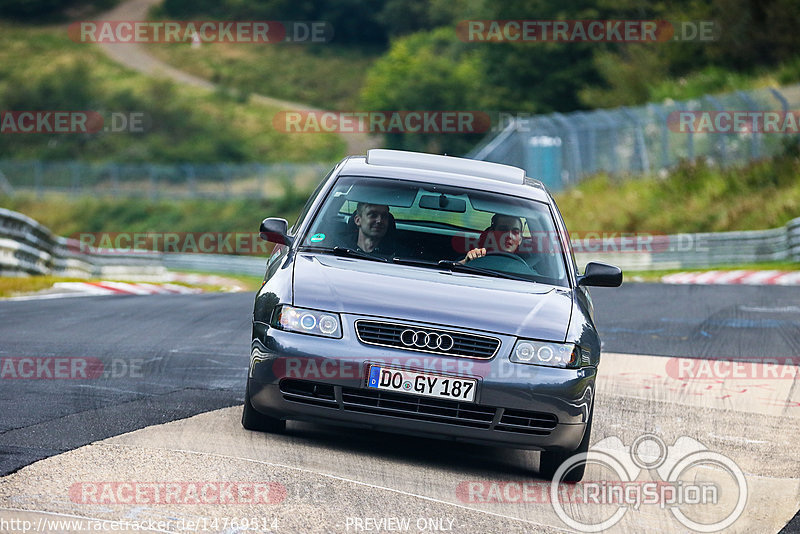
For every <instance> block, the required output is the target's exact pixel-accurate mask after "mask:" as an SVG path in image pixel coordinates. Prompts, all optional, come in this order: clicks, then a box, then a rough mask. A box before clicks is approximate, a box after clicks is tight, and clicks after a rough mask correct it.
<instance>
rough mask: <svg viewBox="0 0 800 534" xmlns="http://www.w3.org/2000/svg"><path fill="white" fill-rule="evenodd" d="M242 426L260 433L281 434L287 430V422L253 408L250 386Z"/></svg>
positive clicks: (246, 392)
mask: <svg viewBox="0 0 800 534" xmlns="http://www.w3.org/2000/svg"><path fill="white" fill-rule="evenodd" d="M242 426H243V427H244V428H246V429H247V430H257V431H259V432H271V433H280V432H283V431H284V430H286V421H283V420H281V419H275V418H274V417H269V416H268V415H264V414H263V413H261V412H259V411H258V410H256V409H255V408H254V407H253V404H252V403H251V402H250V384H248V385H247V390H246V391H245V394H244V408H243V409H242Z"/></svg>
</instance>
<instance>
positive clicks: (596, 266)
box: [578, 261, 622, 287]
mask: <svg viewBox="0 0 800 534" xmlns="http://www.w3.org/2000/svg"><path fill="white" fill-rule="evenodd" d="M578 285H579V286H596V287H619V286H620V285H622V270H621V269H620V268H619V267H615V266H613V265H609V264H607V263H600V262H596V261H590V262H589V263H587V264H586V272H584V273H583V276H579V277H578Z"/></svg>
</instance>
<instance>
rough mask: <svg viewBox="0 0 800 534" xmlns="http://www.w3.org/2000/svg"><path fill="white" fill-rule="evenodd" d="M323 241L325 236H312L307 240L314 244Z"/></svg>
mask: <svg viewBox="0 0 800 534" xmlns="http://www.w3.org/2000/svg"><path fill="white" fill-rule="evenodd" d="M323 239H325V234H314V235H312V236H311V237H310V238H309V239H308V240H309V241H311V242H312V243H316V242H318V241H322V240H323Z"/></svg>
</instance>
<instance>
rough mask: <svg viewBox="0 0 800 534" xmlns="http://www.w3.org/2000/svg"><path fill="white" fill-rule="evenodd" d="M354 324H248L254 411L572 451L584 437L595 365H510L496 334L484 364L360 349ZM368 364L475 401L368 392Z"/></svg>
mask: <svg viewBox="0 0 800 534" xmlns="http://www.w3.org/2000/svg"><path fill="white" fill-rule="evenodd" d="M352 319H353V318H347V320H345V321H343V323H344V324H345V325H348V324H349V325H350V328H349V329H348V328H345V329H344V337H343V339H327V338H322V337H316V336H310V335H304V334H297V333H292V332H284V331H281V330H277V329H274V328H269V327H267V326H266V325H263V324H261V323H256V324H255V326H254V338H255V339H254V340H253V345H252V351H251V362H250V372H249V377H248V390H249V393H250V402H251V404H252V405H253V407H254V408H255V409H256V410H258V411H259V412H262V413H264V414H267V415H269V416H270V417H274V418H278V419H295V420H303V421H310V422H322V423H333V424H342V425H347V426H356V427H362V428H369V429H376V430H382V431H389V432H398V433H402V434H407V435H420V436H425V437H437V438H443V439H452V440H456V441H465V442H473V443H481V444H492V445H501V446H508V447H514V448H522V449H539V450H543V449H563V450H574V449H575V448H577V446H578V444H579V443H580V441H581V439H582V438H583V434H584V431H585V428H586V422H587V421H588V418H589V415H590V413H589V410H590V409H591V406H592V399H593V396H594V384H595V376H596V369H595V368H593V367H587V368H583V369H557V368H549V367H542V366H533V365H526V364H517V363H513V362H511V361H510V360H509V359H508V356H509V353H510V351H511V349H512V347H513V345H514V339H515V338H514V337H513V336H497V337H499V338H501V347H500V349H499V351H498V353H497V354H496V355H495V356H494V358H492V359H491V360H476V359H471V358H459V357H448V356H440V355H434V354H426V353H417V352H410V351H406V350H401V349H395V348H390V347H375V346H370V345H365V344H363V343H360V342H359V341H358V339H357V338H356V336H355V334H354V333H353V331H352V325H353V323H354V320H352ZM404 324H408V322H407V321H404ZM420 326H423V325H420ZM348 330H349V332H348ZM371 363H380V364H383V365H387V366H392V367H399V368H404V369H414V370H417V371H422V372H430V373H435V374H445V375H451V376H456V377H470V378H475V379H477V380H478V386H477V390H476V396H475V402H474V403H470V402H457V401H452V400H443V399H431V398H428V397H420V396H417V395H411V394H405V393H394V392H385V391H379V390H374V389H367V388H366V379H367V374H368V368H369V365H370V364H371Z"/></svg>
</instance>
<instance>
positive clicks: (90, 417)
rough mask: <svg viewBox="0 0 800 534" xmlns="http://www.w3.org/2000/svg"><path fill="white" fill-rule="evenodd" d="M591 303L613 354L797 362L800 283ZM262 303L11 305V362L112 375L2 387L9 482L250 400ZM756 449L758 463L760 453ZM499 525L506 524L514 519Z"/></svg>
mask: <svg viewBox="0 0 800 534" xmlns="http://www.w3.org/2000/svg"><path fill="white" fill-rule="evenodd" d="M592 296H593V299H594V304H595V312H596V317H597V320H598V328H599V330H600V332H601V335H602V337H603V340H604V347H603V348H604V351H606V352H609V353H622V355H621V356H623V357H624V354H625V353H628V354H633V355H639V354H649V355H659V356H667V357H685V358H704V359H718V358H723V359H746V358H753V357H754V356H756V357H758V356H769V357H775V358H792V357H794V358H796V357H797V354H798V349H797V343H798V340H800V288H794V287H789V288H786V287H771V286H754V287H741V286H739V287H725V286H668V285H660V284H626V285H623V286H622V287H621V288H618V289H599V288H598V289H594V290H592ZM251 309H252V295H251V294H246V293H239V294H205V295H170V296H163V297H162V296H147V297H138V296H120V297H116V296H115V297H82V298H66V299H57V300H48V301H18V302H11V301H3V302H0V358H22V357H26V358H84V359H86V358H92V359H95V358H96V359H97V360H100V361H102V362H103V366H104V369H105V370H106V372H107V373H109V376H105V377H100V378H95V379H93V380H62V379H41V380H32V379H13V378H4V379H3V380H0V414H2V415H0V475H7V474H9V473H12V472H14V471H16V470H18V469H20V468H21V467H23V466H26V465H28V464H30V463H32V462H35V461H37V460H40V459H42V458H47V457H51V456H54V455H58V454H60V453H63V452H65V451H70V450H73V449H76V448H79V447H82V446H84V445H87V444H89V443H93V442H96V441H98V440H103V439H105V438H111V437H113V436H118V435H121V434H124V433H127V432H131V431H134V430H137V429H143V428H145V427H150V426H151V425H158V424H162V423H166V422H169V421H175V420H179V419H183V418H186V417H190V416H193V415H195V414H201V413H204V412H209V411H212V410H217V409H220V408H226V407H232V406H237V405H239V404H241V403H242V402H243V389H244V379H245V374H246V367H247V361H248V351H249V337H250V330H249V326H250V314H251ZM634 358H635V357H633V356H631V357H630V359H629V360H630V361H631V362H633V366H634V367H635V362H636V361H637V360H636V359H634ZM658 360H661V359H658ZM642 361H644V360H642ZM7 372H8V369H6V374H7ZM114 375H117V376H114ZM601 376H602V375H601ZM796 385H797V380H795V381H794V385H793V386H792V388H794V386H796ZM645 387H646V386H645ZM623 408H624V406H623ZM709 409H710V408H709ZM231 410H234V412H236V413H238V408H231ZM665 410H667V408H665ZM678 411H680V410H678ZM234 412H231V413H228V412H226V411H225V410H223V411H221V412H214V413H215V414H227V415H228V417H227V418H224V419H223V420H224V421H227V422H229V421H230V420H231V417H230V416H231V415H232V414H233V416H234V419H233V420H234V421H235V413H234ZM209 415H211V414H209ZM200 417H206V416H205V415H204V416H200ZM218 421H219V420H215V423H214V424H219V423H218ZM665 423H666V422H665ZM796 423H797V420H796V419H795V420H788V424H789V425H791V428H786V429H785V431H786V432H788V433H790V434H791V433H794V434H795V435H796V434H797V428H796ZM226 424H227V423H226ZM731 424H741V423H735V422H734V423H731ZM167 426H169V425H167ZM656 427H658V425H656ZM159 428H162V427H159ZM292 430H293V432H294V434H293V435H294V437H295V438H302V439H303V440H311V445H310V448H308V447H309V446H308V443H307V442H305V443H306V448H305V449H303V450H305V453H306V454H319V455H320V456H323V457H324V456H325V454H326V453H327V452H328V451H333V452H334V453H336V452H337V451H340V450H342V449H346V450H348V451H350V450H352V451H354V452H355V453H356V454H358V453H361V454H364V455H375V454H377V455H378V456H382V457H383V459H387V458H388V461H392V460H399V461H400V462H401V463H408V462H409V461H410V459H409V458H410V457H411V458H414V461H415V462H417V460H418V464H419V465H421V466H422V468H423V469H424V470H425V472H430V471H433V472H434V474H435V473H436V471H437V470H444V471H446V470H448V469H451V468H459V467H463V462H465V461H467V462H468V463H469V464H472V463H474V461H475V460H474V459H475V458H478V457H483V458H484V461H485V462H486V465H487V469H489V470H490V471H492V472H493V473H494V475H495V476H497V474H498V473H500V474H501V476H502V474H503V473H506V475H505V476H506V477H510V476H512V475H511V473H513V472H514V471H515V470H516V469H517V467H518V464H517V465H515V462H517V461H520V462H522V463H525V462H527V459H526V458H527V457H523V456H521V455H518V454H513V453H508V452H505V451H504V450H502V449H493V448H481V447H478V446H465V447H464V449H463V453H459V454H458V455H455V456H453V457H448V454H447V453H446V452H445V451H447V450H448V449H446V448H445V447H444V446H443V445H440V444H439V442H434V443H433V444H432V443H431V442H430V441H429V440H415V439H410V438H409V439H400V438H398V439H394V440H392V442H391V443H390V444H388V445H387V444H385V442H384V441H383V440H375V439H369V438H367V439H361V440H356V441H355V442H353V441H352V440H351V439H349V438H348V437H346V435H344V434H342V433H341V432H340V431H338V429H336V430H330V429H326V428H323V427H316V426H313V425H297V426H293V427H292ZM643 430H646V431H653V430H657V428H644V429H643ZM773 431H774V432H776V433H780V432H781V429H780V428H779V427H778V428H777V429H775V428H773ZM595 434H597V435H598V437H602V436H603V435H604V433H603V432H602V431H601V432H597V429H595ZM595 434H593V438H594V435H595ZM770 435H771V434H770ZM776 435H777V434H776ZM131 436H137V433H134V434H131ZM134 441H135V439H134ZM593 441H595V440H594V439H593ZM745 441H748V440H745ZM749 441H752V442H758V440H754V439H751V440H749ZM795 444H796V442H795ZM376 451H377V452H376ZM754 452H755V454H756V457H757V454H758V447H757V446H756V450H755V451H754ZM443 453H444V454H443ZM301 459H302V458H301ZM283 460H285V461H286V462H287V463H291V461H294V460H298V458H288V459H287V458H283ZM754 461H755V462H757V459H756V460H754ZM765 461H768V459H765ZM754 465H756V464H754ZM793 465H795V466H796V465H797V464H796V463H795V464H793ZM776 467H777V468H778V469H780V466H776ZM470 470H471V471H472V470H475V468H474V467H470ZM475 472H476V473H480V470H479V469H478V470H476V471H475ZM773 475H774V476H777V474H773ZM790 475H792V476H793V477H794V478H797V476H798V475H797V473H793V474H791V473H790ZM476 476H477V475H476ZM311 483H312V482H311V481H309V484H311ZM0 485H2V480H0ZM790 488H791V489H790V490H789V491H795V492H796V491H797V490H796V488H792V487H791V486H790ZM787 497H790V500H791V499H795V500H796V498H797V496H796V495H787ZM795 511H796V510H795ZM476 521H477V520H476ZM496 521H498V522H497V523H496V526H497V527H498V528H499V527H500V525H501V523H502V521H500V520H499V519H497V520H496ZM797 523H798V518H797V517H795V519H794V520H793V521H792V523H791V524H790V525H789V527H787V529H785V530H786V531H787V532H797V531H798V530H797ZM509 528H510V530H512V531H514V530H515V528H511V527H509ZM516 528H518V527H516ZM332 530H336V529H332Z"/></svg>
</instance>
